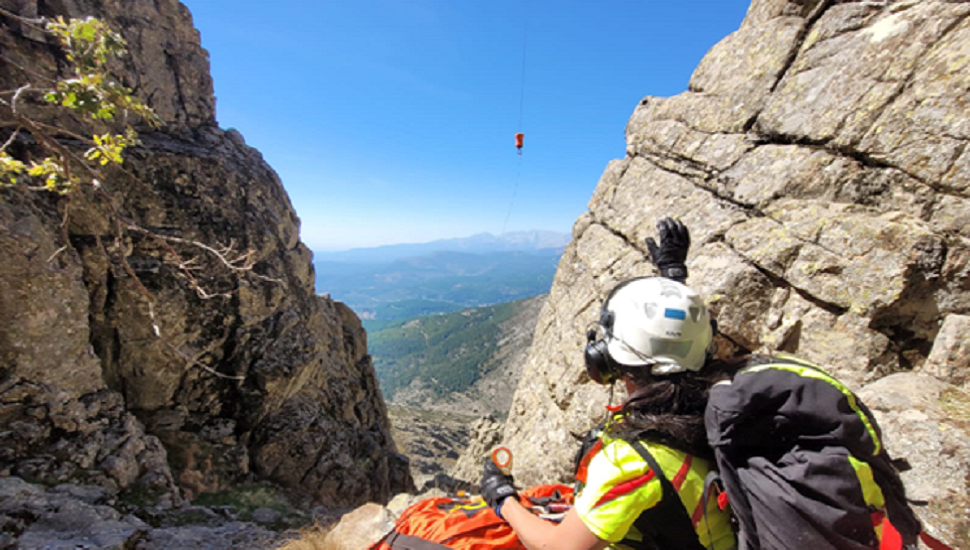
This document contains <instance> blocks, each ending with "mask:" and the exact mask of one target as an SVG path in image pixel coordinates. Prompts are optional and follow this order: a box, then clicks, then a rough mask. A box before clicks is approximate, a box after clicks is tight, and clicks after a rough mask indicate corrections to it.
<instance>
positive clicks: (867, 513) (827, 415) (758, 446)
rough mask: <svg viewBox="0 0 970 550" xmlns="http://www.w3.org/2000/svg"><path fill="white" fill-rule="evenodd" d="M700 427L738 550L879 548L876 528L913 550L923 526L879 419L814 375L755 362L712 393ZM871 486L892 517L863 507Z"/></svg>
mask: <svg viewBox="0 0 970 550" xmlns="http://www.w3.org/2000/svg"><path fill="white" fill-rule="evenodd" d="M705 424H706V428H707V438H708V441H709V442H710V445H711V447H712V448H713V449H714V453H715V458H716V466H717V470H718V472H719V475H720V480H721V483H722V484H723V488H724V490H726V492H727V495H728V499H729V500H730V503H731V508H732V510H733V513H734V516H735V518H736V520H737V522H738V548H739V550H758V549H765V550H790V549H802V548H804V549H812V550H825V549H837V550H867V549H875V548H880V542H879V539H878V537H877V535H876V532H875V528H874V525H880V524H881V525H882V529H883V530H884V533H886V532H888V531H891V530H892V529H895V531H896V532H898V533H899V537H898V538H899V539H900V543H901V544H899V545H897V547H899V548H909V547H912V548H915V547H916V540H917V537H918V536H919V534H920V523H919V521H918V520H917V518H916V516H915V514H914V513H913V511H912V510H911V509H910V507H909V504H908V503H907V501H906V495H905V491H904V487H903V484H902V481H901V480H900V478H899V474H898V471H897V470H896V467H895V466H894V463H893V461H892V460H891V459H890V458H889V455H888V454H887V453H886V450H885V448H883V446H882V434H881V432H880V430H879V426H878V425H877V424H876V421H875V418H874V417H873V415H872V413H871V412H870V411H869V409H868V408H866V406H865V405H864V404H863V403H862V402H860V401H859V399H858V398H857V397H856V396H855V394H853V393H852V392H851V391H850V390H849V389H848V388H846V387H845V386H844V385H843V384H841V383H840V382H839V381H838V380H836V379H834V378H832V377H831V376H830V375H828V374H827V373H826V372H825V371H823V370H822V369H820V368H819V367H817V366H815V365H812V364H810V363H807V362H805V361H801V360H799V359H795V358H793V357H788V356H784V357H772V358H767V357H765V358H759V359H753V360H751V361H750V362H749V363H748V364H747V366H745V367H744V368H743V369H741V370H740V371H739V372H738V373H737V375H735V377H734V379H733V380H731V381H726V382H721V383H719V384H716V385H715V386H714V387H713V388H711V392H710V398H709V401H708V404H707V410H706V414H705ZM873 484H875V486H878V489H880V490H881V492H882V495H883V497H884V501H885V502H884V509H885V515H887V516H888V518H884V517H883V516H882V515H880V514H882V512H881V511H880V510H878V509H877V508H876V507H875V506H872V505H871V504H872V503H870V502H867V500H866V499H867V496H866V495H865V494H864V491H865V490H866V488H868V489H870V490H869V496H870V499H871V498H872V494H873V493H874V492H875V493H877V492H878V491H873V490H872V489H874V487H873ZM884 519H888V522H889V523H891V524H892V526H891V527H890V526H888V525H887V524H886V523H884V522H883V520H884ZM884 538H885V535H884ZM885 547H886V546H885V541H884V546H883V548H885Z"/></svg>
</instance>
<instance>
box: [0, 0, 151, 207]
mask: <svg viewBox="0 0 970 550" xmlns="http://www.w3.org/2000/svg"><path fill="white" fill-rule="evenodd" d="M0 14H3V15H4V16H6V17H10V18H13V19H16V20H18V21H20V22H21V23H24V24H27V25H31V26H34V27H35V28H39V29H42V30H43V31H44V32H45V33H47V34H48V35H49V36H51V37H52V38H53V39H54V40H56V41H57V43H58V44H59V45H60V46H61V48H62V49H63V50H64V53H65V55H66V57H67V59H68V61H70V62H71V65H72V67H73V75H72V76H71V77H70V78H64V79H61V80H57V81H55V82H54V83H53V87H52V88H48V89H35V88H33V87H32V85H31V84H26V85H24V86H21V87H20V88H18V89H17V90H14V91H12V92H7V94H6V95H9V96H10V97H9V99H7V98H6V97H3V95H4V94H0V104H3V105H4V106H6V107H8V108H9V110H10V113H11V114H12V115H13V119H14V121H15V123H16V128H15V129H14V131H13V133H12V134H11V136H10V138H9V139H8V140H7V141H6V143H4V144H3V146H2V147H0V187H13V186H16V185H18V184H21V183H25V184H26V185H28V187H29V188H31V189H42V190H46V191H52V192H56V193H61V194H67V193H70V192H71V191H73V190H74V189H75V188H77V186H78V185H79V184H81V183H85V182H90V183H96V182H97V181H98V178H97V177H91V178H88V177H87V176H88V175H89V174H87V173H88V172H90V171H89V170H84V169H81V170H79V169H78V168H79V167H78V166H76V163H77V159H76V158H75V157H72V156H69V155H65V154H64V151H63V148H61V147H58V146H56V145H55V144H54V138H53V137H52V135H51V134H52V133H54V132H49V131H47V129H45V128H44V126H45V125H44V124H42V123H40V122H39V121H37V120H35V119H33V118H31V117H29V116H27V115H26V114H25V113H24V110H23V109H22V108H21V105H20V101H21V98H22V97H23V96H24V95H25V94H29V93H39V94H41V95H42V97H43V100H44V101H46V102H47V103H50V104H54V105H59V106H61V107H64V108H67V109H70V110H72V111H74V112H76V113H77V114H78V115H80V116H81V118H83V119H87V120H92V121H102V122H104V121H109V120H112V119H116V118H118V117H119V115H121V118H125V119H126V118H127V116H128V114H129V113H130V114H134V115H137V116H139V117H141V119H142V120H144V121H145V122H147V123H148V124H150V125H152V126H158V125H159V119H158V117H157V116H156V115H155V113H154V112H153V111H152V110H151V108H150V107H148V106H147V105H145V104H144V103H143V102H142V101H140V100H139V99H137V98H136V97H135V96H134V95H133V92H132V90H130V89H129V88H126V87H125V86H123V85H121V84H120V83H119V82H117V81H116V80H114V79H113V78H112V77H111V74H110V71H109V68H108V63H109V60H110V59H112V58H120V57H122V56H124V55H125V54H126V53H127V43H126V42H125V40H124V38H122V37H121V35H119V34H118V33H116V32H114V31H112V30H111V29H110V28H109V27H108V26H107V25H105V24H104V23H103V22H102V21H101V20H99V19H96V18H93V17H87V18H84V19H70V20H65V19H64V18H63V17H57V18H55V19H51V20H46V19H26V18H22V17H20V16H18V15H15V14H13V13H10V12H8V11H5V10H2V9H0ZM5 61H9V60H6V59H5ZM45 80H46V79H45ZM24 130H26V131H28V132H29V133H30V134H31V135H32V136H34V137H35V138H36V139H37V141H38V142H39V144H40V145H41V147H42V148H43V149H44V151H45V152H46V153H47V155H48V156H47V157H45V158H42V159H40V160H37V161H32V162H30V163H24V162H23V161H20V160H17V159H15V158H13V157H12V156H11V155H10V154H9V153H8V149H9V148H10V146H11V145H12V144H13V143H14V142H15V140H16V138H17V137H18V135H19V133H20V132H22V131H24ZM55 130H57V129H55ZM73 137H78V136H73ZM82 140H83V141H85V142H87V143H89V144H90V145H91V148H90V149H88V151H87V152H86V153H85V154H84V159H85V160H86V161H88V162H90V163H93V165H94V166H105V165H108V164H122V163H123V162H124V156H123V153H124V151H125V149H126V148H128V147H130V146H132V145H135V144H137V143H138V134H137V133H136V132H135V131H134V130H133V129H132V128H131V127H130V126H127V125H125V128H124V132H123V133H113V132H106V133H99V134H95V135H93V136H91V137H89V138H83V137H82ZM72 165H74V166H72ZM80 168H86V167H80ZM82 175H84V177H82ZM24 176H26V178H25V177H24ZM25 179H26V180H27V181H24V180H25ZM31 183H33V185H30V184H31ZM37 183H40V185H38V184H37Z"/></svg>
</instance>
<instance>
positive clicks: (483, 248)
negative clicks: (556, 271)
mask: <svg viewBox="0 0 970 550" xmlns="http://www.w3.org/2000/svg"><path fill="white" fill-rule="evenodd" d="M570 238H571V236H570V235H569V234H568V233H557V232H555V231H517V232H512V233H503V234H502V235H499V236H495V235H492V234H491V233H480V234H478V235H472V236H471V237H461V238H455V239H440V240H437V241H431V242H428V243H417V244H391V245H386V246H376V247H373V248H354V249H351V250H343V251H340V252H314V253H313V258H314V262H318V261H319V262H348V263H365V262H376V263H383V262H392V261H394V260H400V259H402V258H413V257H416V256H427V255H429V254H434V253H435V252H466V253H469V254H486V253H489V252H535V251H539V250H543V251H548V250H558V251H559V252H560V253H561V252H562V250H563V249H564V248H566V245H567V244H569V239H570Z"/></svg>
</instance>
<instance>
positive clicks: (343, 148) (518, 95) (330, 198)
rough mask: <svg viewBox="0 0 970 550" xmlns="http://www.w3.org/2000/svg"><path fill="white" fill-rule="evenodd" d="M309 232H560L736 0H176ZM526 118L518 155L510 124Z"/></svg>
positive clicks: (355, 239)
mask: <svg viewBox="0 0 970 550" xmlns="http://www.w3.org/2000/svg"><path fill="white" fill-rule="evenodd" d="M183 3H184V4H185V5H187V6H188V7H189V9H190V11H191V12H192V15H193V18H194V22H195V26H196V28H198V29H199V31H200V32H201V34H202V46H203V47H204V48H206V49H207V50H208V51H209V58H210V63H211V69H212V76H213V79H214V81H215V92H216V108H217V118H218V121H219V125H220V126H221V127H223V128H235V129H237V130H239V131H240V132H241V133H242V134H243V136H244V137H245V138H246V141H247V143H248V144H249V145H251V146H253V147H255V148H257V149H259V150H260V151H261V152H262V154H263V156H264V158H265V159H266V160H267V162H269V164H270V165H271V166H272V167H273V168H274V169H275V170H276V172H277V173H278V174H279V176H280V178H281V180H282V181H283V185H284V187H285V188H286V190H287V192H288V193H289V196H290V200H291V201H292V202H293V206H294V208H296V211H297V214H298V215H299V216H300V219H301V221H302V228H301V238H302V239H303V241H304V242H305V243H306V244H307V245H308V246H309V247H310V248H311V249H314V250H318V251H323V250H342V249H348V248H355V247H369V246H378V245H384V244H395V243H404V242H410V243H416V242H427V241H431V240H435V239H442V238H452V237H467V236H470V235H473V234H477V233H483V232H488V233H493V234H496V235H498V234H501V233H502V232H503V231H504V232H511V231H522V230H531V229H545V230H552V231H559V232H569V231H570V230H571V228H572V224H573V222H574V221H575V220H576V218H577V217H578V216H579V215H580V214H581V213H582V212H584V211H585V210H586V206H587V203H588V201H589V198H590V196H591V195H592V193H593V189H594V188H595V187H596V183H597V181H598V180H599V177H600V175H601V174H602V172H603V169H604V168H605V167H606V164H607V163H608V162H609V161H610V160H612V159H617V158H622V157H623V156H624V151H625V140H624V128H625V126H626V122H627V120H628V119H629V117H630V115H631V114H632V113H633V109H634V107H635V106H636V105H637V103H638V102H639V101H640V99H641V98H642V97H643V96H646V95H657V96H669V95H675V94H678V93H680V92H682V91H684V90H686V88H687V84H688V81H689V79H690V75H691V73H692V72H693V70H694V68H695V67H696V66H697V64H698V62H699V61H700V60H701V58H702V57H703V56H704V54H705V53H706V52H707V50H709V49H710V47H711V46H713V45H714V44H715V43H717V42H718V41H719V40H720V39H721V38H723V37H725V36H727V35H728V34H730V33H731V32H733V31H734V30H736V29H737V28H738V26H739V25H740V23H741V20H742V19H743V17H744V14H745V12H746V11H747V7H748V5H749V0H703V1H702V0H680V1H677V2H670V1H661V0H641V1H638V2H633V1H609V0H603V1H599V2H594V1H591V0H588V1H582V2H581V1H563V0H560V1H552V0H544V1H540V0H519V1H507V0H475V1H471V0H340V1H337V0H275V1H273V2H268V1H265V0H231V1H230V0H183ZM519 131H521V132H522V133H524V134H525V147H524V148H523V155H522V156H521V158H520V157H519V156H518V155H517V154H516V150H515V145H514V134H515V133H516V132H519Z"/></svg>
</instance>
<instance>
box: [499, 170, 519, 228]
mask: <svg viewBox="0 0 970 550" xmlns="http://www.w3.org/2000/svg"><path fill="white" fill-rule="evenodd" d="M521 176H522V155H519V168H518V170H516V172H515V187H513V188H512V200H511V201H509V211H508V212H507V213H506V214H505V222H504V223H503V224H502V232H501V233H499V236H502V235H505V228H506V227H507V226H508V225H509V218H510V217H512V207H513V206H515V196H516V195H517V194H518V192H519V180H520V179H521Z"/></svg>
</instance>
